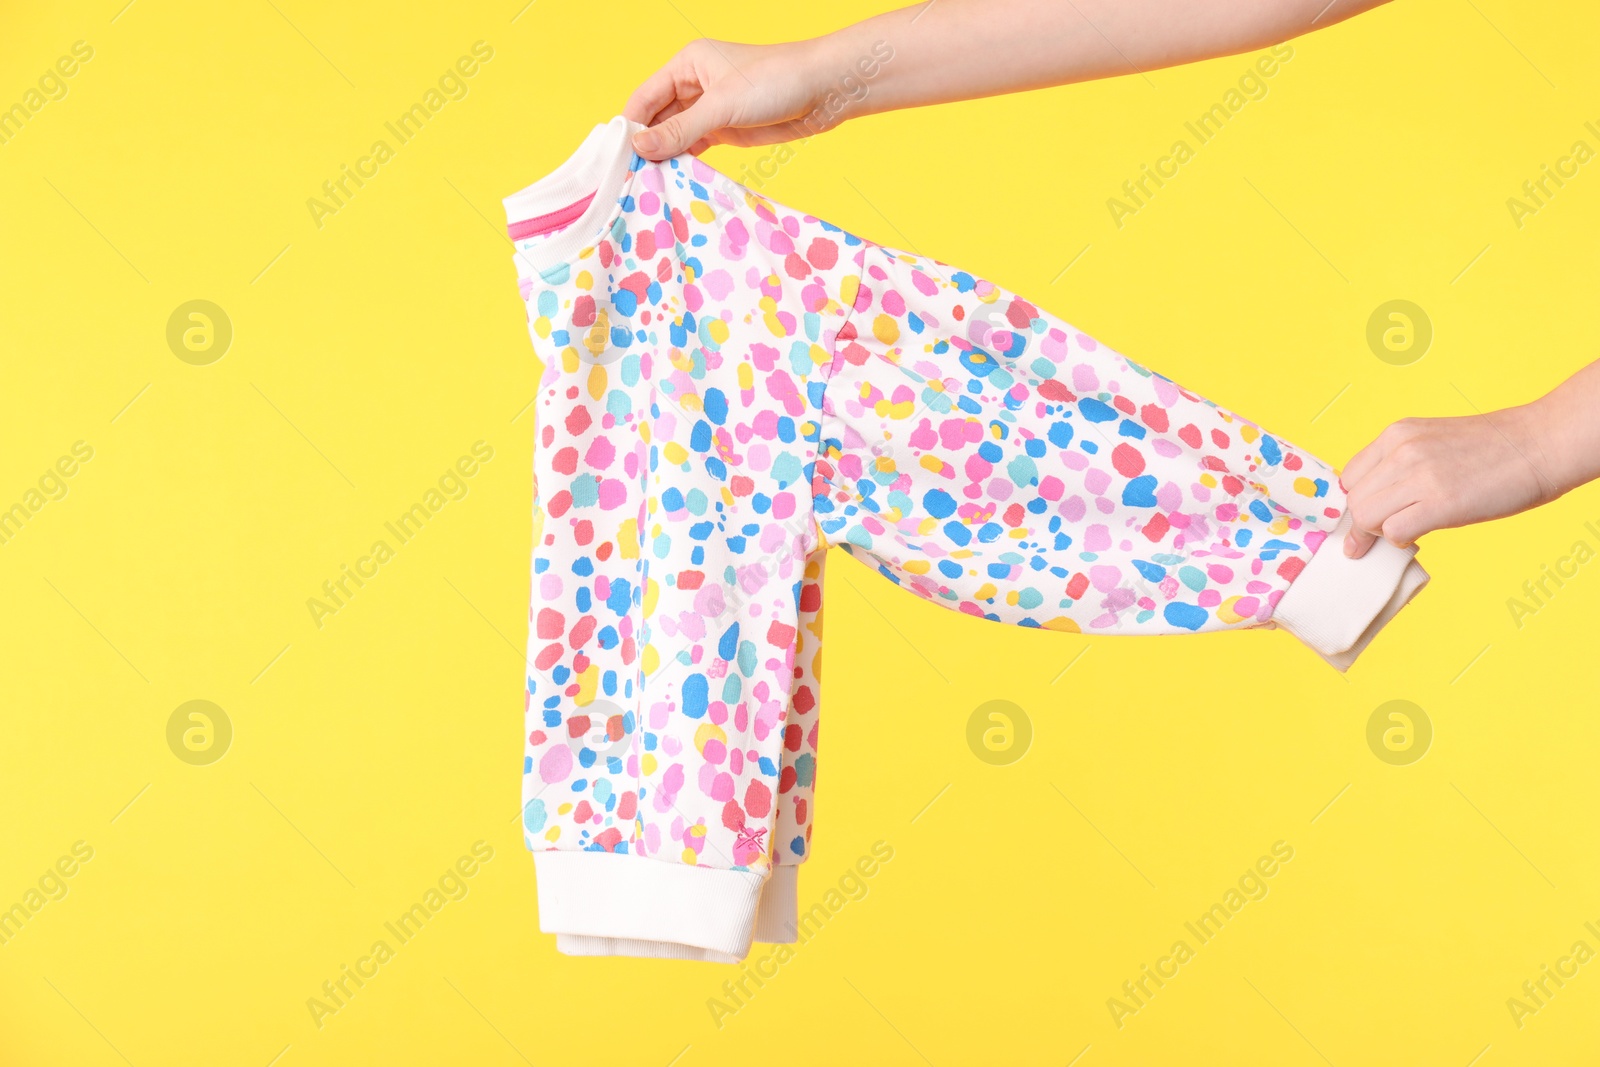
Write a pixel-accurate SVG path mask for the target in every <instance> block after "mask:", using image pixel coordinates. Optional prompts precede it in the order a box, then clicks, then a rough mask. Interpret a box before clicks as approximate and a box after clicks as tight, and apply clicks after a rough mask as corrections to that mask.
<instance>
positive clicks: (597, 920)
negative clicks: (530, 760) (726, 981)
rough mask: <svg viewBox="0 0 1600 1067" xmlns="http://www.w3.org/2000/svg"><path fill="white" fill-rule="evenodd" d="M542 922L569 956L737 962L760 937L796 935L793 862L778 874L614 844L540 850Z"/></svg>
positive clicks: (535, 858)
mask: <svg viewBox="0 0 1600 1067" xmlns="http://www.w3.org/2000/svg"><path fill="white" fill-rule="evenodd" d="M533 863H534V870H535V873H536V875H537V882H538V890H539V929H541V930H543V931H544V932H545V933H547V934H555V935H556V947H557V948H558V949H559V950H560V951H562V952H564V953H566V954H568V955H571V956H652V957H659V958H666V959H691V960H709V961H713V962H717V963H737V962H738V961H740V960H742V959H744V957H745V956H746V955H748V954H749V952H750V943H751V942H752V941H753V940H756V939H760V940H762V941H781V942H793V941H794V940H796V937H795V931H796V929H797V928H798V925H799V921H798V920H799V904H798V896H797V892H796V886H797V881H798V880H797V878H796V874H795V872H796V871H797V870H798V868H797V867H794V866H780V867H778V868H776V869H775V871H774V873H773V874H772V876H771V877H770V878H769V877H765V876H763V875H762V874H760V873H757V872H755V871H728V870H720V869H717V868H712V867H691V866H688V865H687V864H680V863H663V862H661V861H660V860H651V859H641V858H639V857H637V856H628V855H619V854H617V853H613V852H535V853H534V854H533Z"/></svg>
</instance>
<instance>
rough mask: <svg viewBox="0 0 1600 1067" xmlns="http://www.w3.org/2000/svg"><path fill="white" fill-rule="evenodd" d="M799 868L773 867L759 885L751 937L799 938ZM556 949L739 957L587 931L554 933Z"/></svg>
mask: <svg viewBox="0 0 1600 1067" xmlns="http://www.w3.org/2000/svg"><path fill="white" fill-rule="evenodd" d="M799 870H800V868H799V867H798V866H797V865H785V866H781V867H777V868H775V869H774V870H773V872H772V877H770V878H768V879H767V881H766V884H765V885H764V886H762V889H761V902H760V903H759V904H758V905H757V906H756V925H755V934H754V936H753V937H752V938H751V940H753V941H761V942H766V943H771V944H794V943H795V942H796V941H798V940H799V935H798V933H797V931H798V929H799V907H800V905H799V897H798V894H797V886H798V883H799V878H798V873H799ZM556 949H557V951H559V952H561V953H563V954H564V955H567V956H642V957H647V958H650V959H664V960H700V961H702V962H706V963H738V962H739V960H740V959H742V958H743V957H740V956H733V955H730V954H728V953H725V952H718V951H716V950H714V949H708V948H698V947H695V946H693V945H685V944H680V943H679V942H676V941H643V940H639V939H637V938H620V937H592V936H590V935H587V934H557V935H556Z"/></svg>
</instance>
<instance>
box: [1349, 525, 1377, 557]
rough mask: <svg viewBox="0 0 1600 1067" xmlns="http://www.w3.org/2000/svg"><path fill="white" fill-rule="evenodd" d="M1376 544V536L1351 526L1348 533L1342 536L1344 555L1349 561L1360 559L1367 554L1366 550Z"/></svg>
mask: <svg viewBox="0 0 1600 1067" xmlns="http://www.w3.org/2000/svg"><path fill="white" fill-rule="evenodd" d="M1377 543H1378V535H1377V534H1375V533H1370V532H1368V531H1366V530H1363V529H1361V528H1360V527H1356V526H1352V527H1350V532H1349V533H1347V534H1345V536H1344V554H1345V555H1347V556H1349V557H1350V558H1351V559H1360V558H1361V557H1362V556H1365V555H1366V554H1367V549H1369V548H1371V547H1372V546H1373V545H1375V544H1377Z"/></svg>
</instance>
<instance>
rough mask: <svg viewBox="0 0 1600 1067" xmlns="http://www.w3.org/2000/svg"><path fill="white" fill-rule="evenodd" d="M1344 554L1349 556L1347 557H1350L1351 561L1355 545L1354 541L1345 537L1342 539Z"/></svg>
mask: <svg viewBox="0 0 1600 1067" xmlns="http://www.w3.org/2000/svg"><path fill="white" fill-rule="evenodd" d="M1344 554H1345V555H1347V556H1349V557H1351V558H1352V559H1354V558H1355V554H1356V543H1355V542H1354V541H1352V540H1350V538H1348V537H1346V538H1345V539H1344Z"/></svg>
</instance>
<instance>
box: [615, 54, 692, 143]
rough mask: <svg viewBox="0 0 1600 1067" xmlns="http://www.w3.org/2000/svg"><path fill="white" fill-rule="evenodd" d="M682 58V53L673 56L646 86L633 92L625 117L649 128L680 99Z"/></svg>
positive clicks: (623, 112) (624, 108) (647, 81)
mask: <svg viewBox="0 0 1600 1067" xmlns="http://www.w3.org/2000/svg"><path fill="white" fill-rule="evenodd" d="M681 56H682V53H681V52H680V53H679V54H678V55H676V56H673V57H672V58H671V59H670V60H668V61H667V63H666V65H665V66H663V67H662V68H661V69H660V70H658V71H656V72H655V73H654V74H652V75H650V77H648V78H646V79H645V82H644V84H643V85H641V86H639V88H637V89H635V90H634V91H633V95H632V96H630V97H628V102H627V103H626V104H625V105H623V108H622V114H623V115H624V116H625V117H627V118H629V119H632V120H633V121H634V122H637V123H641V124H642V125H645V126H648V125H650V123H652V122H654V121H655V119H656V116H657V115H659V114H660V113H661V110H662V109H663V108H665V107H666V106H667V105H668V104H670V103H672V102H673V101H674V100H676V99H677V98H678V71H679V68H680V65H681Z"/></svg>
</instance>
